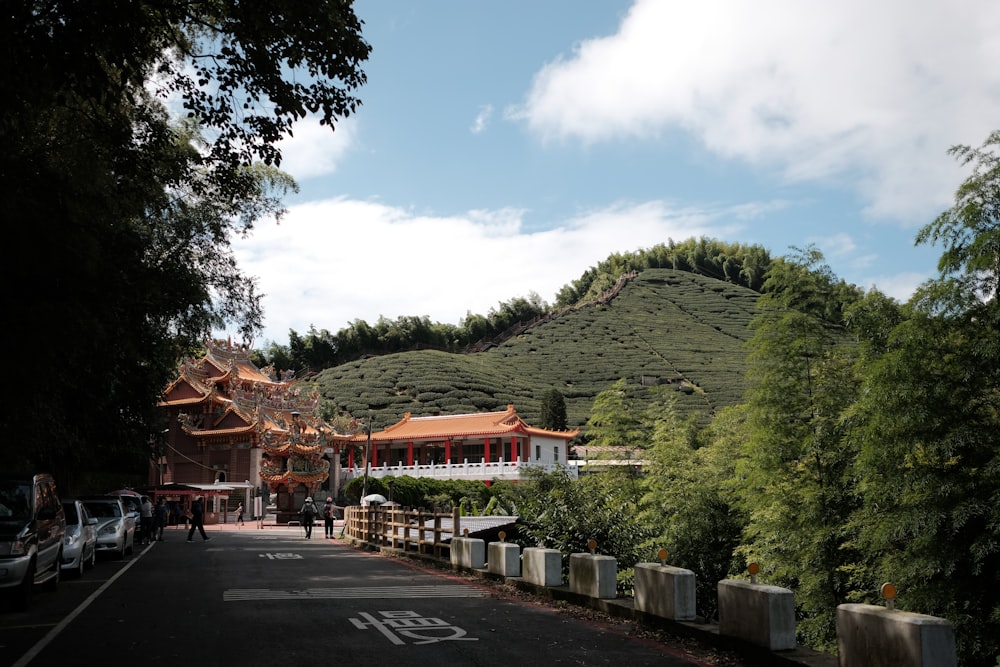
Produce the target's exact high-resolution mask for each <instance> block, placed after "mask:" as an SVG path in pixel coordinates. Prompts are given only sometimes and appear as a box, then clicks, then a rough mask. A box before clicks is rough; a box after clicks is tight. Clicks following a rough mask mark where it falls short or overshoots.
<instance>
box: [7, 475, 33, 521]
mask: <svg viewBox="0 0 1000 667" xmlns="http://www.w3.org/2000/svg"><path fill="white" fill-rule="evenodd" d="M30 518H31V484H25V483H19V482H4V483H3V484H0V519H18V520H20V519H30Z"/></svg>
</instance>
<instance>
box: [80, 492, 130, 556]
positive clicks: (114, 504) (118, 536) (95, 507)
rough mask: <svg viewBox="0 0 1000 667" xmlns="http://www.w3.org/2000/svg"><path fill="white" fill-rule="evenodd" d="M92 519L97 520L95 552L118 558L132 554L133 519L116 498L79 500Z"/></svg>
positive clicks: (86, 498)
mask: <svg viewBox="0 0 1000 667" xmlns="http://www.w3.org/2000/svg"><path fill="white" fill-rule="evenodd" d="M80 500H82V501H83V504H84V506H85V507H86V508H87V511H88V512H89V513H90V515H91V516H92V517H94V518H95V519H97V551H98V553H101V552H110V553H113V554H115V555H116V556H117V557H118V558H125V555H126V554H130V553H132V550H133V544H134V543H135V519H134V518H133V517H132V516H131V515H130V514H129V513H128V512H126V511H125V507H124V505H122V501H121V499H120V498H118V497H117V496H87V497H85V498H81V499H80Z"/></svg>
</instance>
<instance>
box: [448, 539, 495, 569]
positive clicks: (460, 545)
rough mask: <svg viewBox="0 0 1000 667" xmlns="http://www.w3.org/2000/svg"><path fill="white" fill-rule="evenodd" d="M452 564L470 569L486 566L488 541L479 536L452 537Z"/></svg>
mask: <svg viewBox="0 0 1000 667" xmlns="http://www.w3.org/2000/svg"><path fill="white" fill-rule="evenodd" d="M450 551H451V564H452V565H457V566H459V567H467V568H470V569H482V568H484V567H486V542H484V541H483V540H481V539H479V538H477V537H453V538H451V549H450Z"/></svg>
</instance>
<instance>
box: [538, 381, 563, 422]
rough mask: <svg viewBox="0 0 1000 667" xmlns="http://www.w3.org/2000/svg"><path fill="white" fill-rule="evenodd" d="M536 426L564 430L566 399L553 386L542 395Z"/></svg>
mask: <svg viewBox="0 0 1000 667" xmlns="http://www.w3.org/2000/svg"><path fill="white" fill-rule="evenodd" d="M538 426H539V427H540V428H544V429H548V430H550V431H565V430H566V399H565V398H563V395H562V393H560V391H559V390H558V389H556V388H555V387H553V388H552V389H549V390H548V391H547V392H545V395H544V396H543V397H542V408H541V417H540V418H539V422H538Z"/></svg>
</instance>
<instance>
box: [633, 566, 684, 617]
mask: <svg viewBox="0 0 1000 667" xmlns="http://www.w3.org/2000/svg"><path fill="white" fill-rule="evenodd" d="M695 607H696V595H695V574H694V572H692V571H691V570H685V569H684V568H680V567H672V566H670V565H661V564H659V563H636V565H635V608H636V609H638V610H639V611H642V612H645V613H647V614H653V615H655V616H660V617H662V618H669V619H672V620H675V621H692V620H694V618H695V616H696V609H695Z"/></svg>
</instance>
